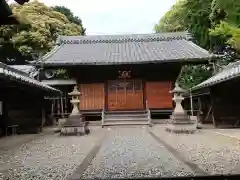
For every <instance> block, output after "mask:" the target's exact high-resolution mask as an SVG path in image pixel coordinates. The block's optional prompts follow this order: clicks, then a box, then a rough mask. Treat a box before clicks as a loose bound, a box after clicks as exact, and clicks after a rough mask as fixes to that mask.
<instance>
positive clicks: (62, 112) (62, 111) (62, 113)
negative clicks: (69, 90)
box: [61, 96, 64, 118]
mask: <svg viewBox="0 0 240 180" xmlns="http://www.w3.org/2000/svg"><path fill="white" fill-rule="evenodd" d="M61 115H62V118H63V117H64V110H63V97H62V96H61Z"/></svg>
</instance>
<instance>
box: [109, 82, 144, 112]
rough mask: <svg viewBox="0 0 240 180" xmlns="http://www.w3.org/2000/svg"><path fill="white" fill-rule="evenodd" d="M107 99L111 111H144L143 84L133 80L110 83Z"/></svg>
mask: <svg viewBox="0 0 240 180" xmlns="http://www.w3.org/2000/svg"><path fill="white" fill-rule="evenodd" d="M107 99H108V101H107V102H108V104H107V109H108V110H110V111H114V110H141V109H144V100H143V83H142V81H141V80H133V79H131V80H129V79H128V80H114V81H108V98H107Z"/></svg>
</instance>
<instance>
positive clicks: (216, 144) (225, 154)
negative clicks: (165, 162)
mask: <svg viewBox="0 0 240 180" xmlns="http://www.w3.org/2000/svg"><path fill="white" fill-rule="evenodd" d="M214 131H216V132H218V131H220V130H204V129H202V130H200V131H198V132H196V133H195V134H190V135H186V134H185V135H184V134H180V135H177V134H170V133H168V132H166V131H165V129H164V126H160V125H159V126H154V127H153V128H152V132H153V133H154V134H155V135H156V136H158V137H159V138H160V139H162V140H164V142H165V143H167V144H168V145H169V146H171V147H173V148H174V149H175V150H176V151H177V152H178V153H179V154H181V156H183V158H184V159H186V160H187V161H189V162H192V163H194V164H196V165H197V166H198V167H199V168H201V169H202V170H204V171H205V172H206V173H208V174H212V175H216V174H240V141H239V140H237V139H235V138H229V137H227V136H223V135H221V134H218V133H216V132H214ZM225 131H226V132H229V131H228V130H225Z"/></svg>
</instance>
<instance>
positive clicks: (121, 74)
mask: <svg viewBox="0 0 240 180" xmlns="http://www.w3.org/2000/svg"><path fill="white" fill-rule="evenodd" d="M118 73H119V76H118V77H119V78H120V79H126V78H131V71H118Z"/></svg>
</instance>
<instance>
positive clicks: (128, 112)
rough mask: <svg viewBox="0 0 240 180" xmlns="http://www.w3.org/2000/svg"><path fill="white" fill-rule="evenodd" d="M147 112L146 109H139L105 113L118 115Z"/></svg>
mask: <svg viewBox="0 0 240 180" xmlns="http://www.w3.org/2000/svg"><path fill="white" fill-rule="evenodd" d="M145 113H147V111H146V110H139V111H106V112H105V114H114V115H117V114H126V115H127V114H131V115H132V114H145Z"/></svg>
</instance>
